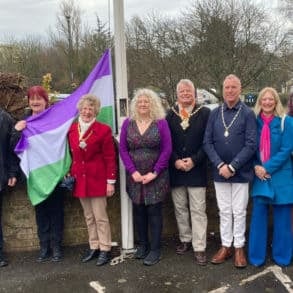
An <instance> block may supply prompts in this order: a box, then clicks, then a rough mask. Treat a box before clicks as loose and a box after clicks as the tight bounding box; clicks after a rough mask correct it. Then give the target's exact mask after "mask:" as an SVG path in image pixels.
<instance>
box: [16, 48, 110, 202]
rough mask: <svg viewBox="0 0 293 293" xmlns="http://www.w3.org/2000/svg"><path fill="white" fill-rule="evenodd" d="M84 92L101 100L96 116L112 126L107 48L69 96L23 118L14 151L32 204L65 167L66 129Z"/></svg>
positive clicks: (67, 160)
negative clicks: (23, 124) (85, 77)
mask: <svg viewBox="0 0 293 293" xmlns="http://www.w3.org/2000/svg"><path fill="white" fill-rule="evenodd" d="M87 93H94V94H95V95H96V96H98V97H99V98H100V99H101V111H100V115H99V116H98V119H99V120H100V119H102V120H103V121H104V122H105V123H108V124H109V125H110V126H112V129H113V127H114V126H115V123H114V122H113V118H114V117H115V115H114V114H115V113H114V112H113V111H114V110H113V109H114V94H113V93H114V91H113V80H112V69H111V54H110V50H109V49H108V50H106V52H105V53H104V54H103V56H102V57H101V59H100V60H99V62H98V63H97V65H96V66H95V67H94V69H93V70H92V72H91V73H90V74H89V76H88V77H87V79H86V80H85V81H84V82H83V84H82V85H81V86H80V87H79V88H78V89H76V90H75V91H74V92H73V93H72V94H71V95H70V96H68V97H67V98H66V99H64V100H63V101H61V102H59V103H56V104H55V105H53V106H52V107H50V108H49V109H47V110H46V111H44V112H42V113H41V114H39V115H35V116H31V117H29V118H28V119H27V126H26V128H25V129H24V130H23V132H22V136H21V139H20V141H19V142H18V145H17V146H16V148H15V152H16V153H17V154H18V156H19V157H20V159H21V163H20V165H21V168H22V169H23V171H24V173H25V175H26V176H27V190H28V195H29V197H30V199H31V202H32V204H33V205H35V204H38V203H40V202H42V201H43V200H44V199H46V198H47V197H48V196H49V195H50V193H51V192H52V191H53V189H54V188H55V186H56V185H57V184H58V182H59V181H60V180H61V179H62V178H63V176H64V174H66V173H67V172H68V170H69V167H70V160H71V159H70V154H69V151H68V150H67V148H66V146H67V132H68V129H69V127H70V125H71V123H72V121H73V120H74V119H75V118H76V116H77V114H78V111H77V108H76V105H77V103H78V101H79V99H80V98H81V96H83V95H84V94H87ZM108 118H109V119H111V120H108ZM66 150H67V151H66Z"/></svg>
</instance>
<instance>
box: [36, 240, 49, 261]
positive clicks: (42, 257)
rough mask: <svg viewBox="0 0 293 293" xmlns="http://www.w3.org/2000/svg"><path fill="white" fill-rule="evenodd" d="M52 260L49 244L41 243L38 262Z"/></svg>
mask: <svg viewBox="0 0 293 293" xmlns="http://www.w3.org/2000/svg"><path fill="white" fill-rule="evenodd" d="M49 258H50V245H49V243H41V248H40V253H39V256H38V258H37V262H45V261H48V260H49Z"/></svg>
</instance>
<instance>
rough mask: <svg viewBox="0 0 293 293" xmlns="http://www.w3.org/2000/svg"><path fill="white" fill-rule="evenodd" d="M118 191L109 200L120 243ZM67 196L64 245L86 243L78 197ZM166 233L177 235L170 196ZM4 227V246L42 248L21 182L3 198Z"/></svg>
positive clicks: (213, 212)
mask: <svg viewBox="0 0 293 293" xmlns="http://www.w3.org/2000/svg"><path fill="white" fill-rule="evenodd" d="M118 193H119V192H117V194H116V195H115V196H113V197H112V198H109V200H108V214H109V217H110V222H111V229H112V239H113V241H117V242H118V244H121V221H120V198H119V194H118ZM64 196H65V227H64V245H65V246H71V245H78V244H85V243H87V241H88V236H87V228H86V226H85V221H84V217H83V212H82V208H81V206H80V203H79V200H78V199H76V198H73V197H72V196H71V195H70V193H69V192H67V193H65V194H64ZM163 210H164V225H163V227H164V228H163V235H164V236H168V237H170V236H174V235H177V225H176V221H175V216H174V210H173V204H172V200H171V196H168V198H167V200H166V202H165V204H164V209H163ZM2 211H3V218H2V227H3V234H4V242H5V243H4V249H5V250H6V251H26V250H33V249H37V248H38V247H39V243H38V237H37V229H36V224H35V213H34V208H33V207H32V206H31V203H30V201H29V199H28V197H27V194H26V187H25V185H24V184H18V185H17V186H16V187H15V188H12V189H9V190H8V191H7V192H6V193H5V194H4V198H3V210H2ZM207 212H208V219H209V224H208V231H209V232H211V231H218V211H217V207H216V200H215V194H214V189H213V185H212V183H210V184H209V187H208V191H207Z"/></svg>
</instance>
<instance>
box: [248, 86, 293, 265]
mask: <svg viewBox="0 0 293 293" xmlns="http://www.w3.org/2000/svg"><path fill="white" fill-rule="evenodd" d="M255 112H256V115H257V129H258V150H257V155H256V163H255V167H254V171H255V178H254V182H253V187H252V197H253V210H252V218H251V224H250V233H249V249H248V259H249V262H250V263H251V264H252V265H254V266H261V265H263V264H264V263H265V260H266V251H267V239H268V218H269V217H268V215H269V210H270V206H272V211H273V235H272V236H273V239H272V259H273V261H274V262H275V263H276V264H278V265H280V266H286V265H289V263H290V261H291V257H292V230H291V208H292V203H293V170H292V162H291V158H290V156H291V152H292V149H293V139H292V137H293V119H292V117H289V116H284V109H283V107H282V104H281V102H280V98H279V96H278V93H277V92H276V90H275V89H273V88H270V87H266V88H264V89H262V90H261V92H260V93H259V96H258V99H257V101H256V106H255Z"/></svg>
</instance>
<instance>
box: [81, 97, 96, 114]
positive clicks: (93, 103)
mask: <svg viewBox="0 0 293 293" xmlns="http://www.w3.org/2000/svg"><path fill="white" fill-rule="evenodd" d="M85 103H88V104H89V105H90V106H92V107H93V108H94V111H95V114H96V115H98V113H99V112H100V108H101V101H100V99H99V98H98V97H96V96H95V95H93V94H85V95H83V96H82V97H81V98H80V100H79V101H78V103H77V109H78V111H81V109H82V107H83V105H84V104H85Z"/></svg>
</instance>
